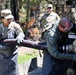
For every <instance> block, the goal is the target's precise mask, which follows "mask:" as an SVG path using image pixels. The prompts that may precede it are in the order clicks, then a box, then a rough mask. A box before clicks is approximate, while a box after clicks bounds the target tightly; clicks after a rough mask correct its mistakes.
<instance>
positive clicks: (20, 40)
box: [16, 33, 25, 44]
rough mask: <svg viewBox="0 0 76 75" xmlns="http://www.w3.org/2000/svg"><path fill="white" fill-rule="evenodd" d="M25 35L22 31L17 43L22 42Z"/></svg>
mask: <svg viewBox="0 0 76 75" xmlns="http://www.w3.org/2000/svg"><path fill="white" fill-rule="evenodd" d="M24 37H25V35H24V34H23V33H20V34H19V35H18V36H17V37H16V40H17V43H19V44H20V43H21V42H22V41H23V39H24Z"/></svg>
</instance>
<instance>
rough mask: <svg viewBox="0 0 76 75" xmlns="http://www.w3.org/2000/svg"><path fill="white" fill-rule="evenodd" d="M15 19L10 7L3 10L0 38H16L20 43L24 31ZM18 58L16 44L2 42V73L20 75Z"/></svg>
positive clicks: (1, 74) (0, 71) (0, 57)
mask: <svg viewBox="0 0 76 75" xmlns="http://www.w3.org/2000/svg"><path fill="white" fill-rule="evenodd" d="M13 19H14V17H13V15H12V14H11V11H10V10H9V9H5V10H2V11H1V21H2V23H1V24H0V40H4V39H14V38H16V40H17V42H18V43H20V42H22V40H23V38H24V33H23V31H22V29H21V27H20V25H19V24H17V23H15V22H14V21H13ZM17 58H18V52H17V47H16V46H15V45H13V46H11V45H9V46H8V45H3V44H0V75H19V72H18V61H17V60H18V59H17Z"/></svg>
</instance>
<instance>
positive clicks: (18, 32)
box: [14, 23, 23, 35]
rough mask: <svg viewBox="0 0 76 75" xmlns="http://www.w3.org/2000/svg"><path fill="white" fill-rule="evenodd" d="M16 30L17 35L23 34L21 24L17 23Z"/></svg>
mask: <svg viewBox="0 0 76 75" xmlns="http://www.w3.org/2000/svg"><path fill="white" fill-rule="evenodd" d="M14 28H15V31H16V35H19V34H20V33H23V30H22V28H21V27H20V25H19V24H17V23H15V24H14Z"/></svg>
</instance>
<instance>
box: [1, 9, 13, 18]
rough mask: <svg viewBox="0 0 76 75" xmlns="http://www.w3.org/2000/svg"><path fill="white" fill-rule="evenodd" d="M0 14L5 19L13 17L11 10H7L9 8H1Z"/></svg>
mask: <svg viewBox="0 0 76 75" xmlns="http://www.w3.org/2000/svg"><path fill="white" fill-rule="evenodd" d="M1 16H3V17H4V18H6V19H9V18H12V19H13V18H14V17H13V15H12V13H11V10H9V9H4V10H2V11H1Z"/></svg>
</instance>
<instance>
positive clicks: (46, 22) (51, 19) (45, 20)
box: [39, 12, 60, 32]
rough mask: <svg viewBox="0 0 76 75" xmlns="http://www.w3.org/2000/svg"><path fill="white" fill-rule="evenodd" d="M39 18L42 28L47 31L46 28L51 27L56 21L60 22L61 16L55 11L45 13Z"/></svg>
mask: <svg viewBox="0 0 76 75" xmlns="http://www.w3.org/2000/svg"><path fill="white" fill-rule="evenodd" d="M39 20H40V28H41V29H42V32H45V31H46V30H48V29H49V28H51V27H52V26H53V24H54V23H58V22H59V20H60V17H59V16H58V15H57V14H56V13H55V12H51V13H50V14H48V13H43V14H42V15H41V16H40V17H39Z"/></svg>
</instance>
